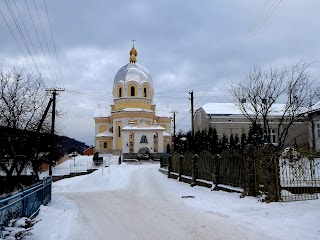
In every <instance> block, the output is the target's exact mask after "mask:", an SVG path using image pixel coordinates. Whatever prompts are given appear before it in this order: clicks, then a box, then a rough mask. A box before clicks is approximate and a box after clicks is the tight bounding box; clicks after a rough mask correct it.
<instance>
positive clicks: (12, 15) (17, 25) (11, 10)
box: [4, 0, 40, 73]
mask: <svg viewBox="0 0 320 240" xmlns="http://www.w3.org/2000/svg"><path fill="white" fill-rule="evenodd" d="M4 2H5V4H6V6H7V9H8V11H9V13H10V15H11V17H12V19H13V22H14V24H15V26H16V28H17V30H18V33H19V35H20V37H21V39H22V42H23V43H24V45H25V47H26V49H27V52H28V53H29V56H30V58H31V61H32V62H33V64H34V67H35V69H36V71H37V72H38V73H39V72H40V71H39V69H38V66H37V64H36V63H35V61H34V58H33V57H32V53H31V51H30V48H29V44H28V42H27V41H26V39H25V37H24V34H23V32H22V30H21V28H20V25H19V23H18V21H17V19H16V16H15V13H14V11H13V9H12V7H11V4H10V3H9V2H8V1H7V0H4Z"/></svg>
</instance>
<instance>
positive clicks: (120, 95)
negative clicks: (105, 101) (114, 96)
mask: <svg viewBox="0 0 320 240" xmlns="http://www.w3.org/2000/svg"><path fill="white" fill-rule="evenodd" d="M121 97H122V88H121V87H120V88H119V98H121Z"/></svg>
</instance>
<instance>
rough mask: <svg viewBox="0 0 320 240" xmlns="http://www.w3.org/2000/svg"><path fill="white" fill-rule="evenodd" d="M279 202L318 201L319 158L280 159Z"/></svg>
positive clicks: (319, 181) (319, 182) (319, 185)
mask: <svg viewBox="0 0 320 240" xmlns="http://www.w3.org/2000/svg"><path fill="white" fill-rule="evenodd" d="M278 161H279V163H278V166H279V183H280V192H279V201H301V200H311V199H318V194H317V192H318V188H319V187H320V178H319V169H320V168H319V164H320V159H319V158H308V157H294V156H291V157H280V158H279V160H278Z"/></svg>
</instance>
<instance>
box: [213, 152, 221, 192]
mask: <svg viewBox="0 0 320 240" xmlns="http://www.w3.org/2000/svg"><path fill="white" fill-rule="evenodd" d="M220 158H221V156H220V155H219V154H215V155H214V156H213V157H212V160H213V164H212V189H211V191H213V190H215V191H217V190H218V184H219V167H220V164H219V161H220Z"/></svg>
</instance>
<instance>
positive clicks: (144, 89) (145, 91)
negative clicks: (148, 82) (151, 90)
mask: <svg viewBox="0 0 320 240" xmlns="http://www.w3.org/2000/svg"><path fill="white" fill-rule="evenodd" d="M143 97H145V98H146V97H147V88H143Z"/></svg>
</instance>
